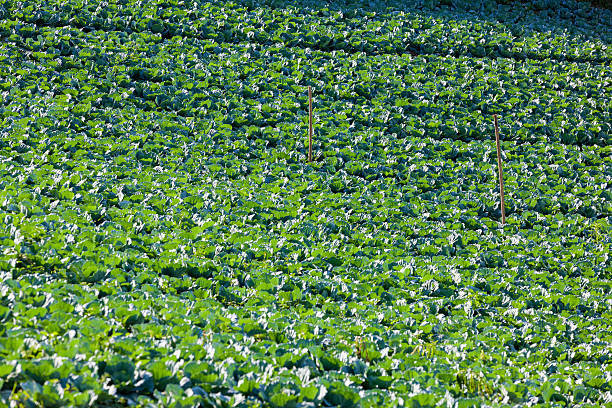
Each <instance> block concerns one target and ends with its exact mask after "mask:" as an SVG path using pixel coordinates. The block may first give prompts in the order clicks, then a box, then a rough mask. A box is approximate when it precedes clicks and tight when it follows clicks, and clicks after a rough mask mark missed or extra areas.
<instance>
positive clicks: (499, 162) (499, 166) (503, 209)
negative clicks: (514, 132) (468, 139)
mask: <svg viewBox="0 0 612 408" xmlns="http://www.w3.org/2000/svg"><path fill="white" fill-rule="evenodd" d="M493 120H494V122H495V144H496V145H497V170H498V173H499V196H500V199H501V216H502V225H504V224H505V223H506V206H505V204H504V173H503V170H502V157H501V147H500V146H499V126H498V124H497V115H493Z"/></svg>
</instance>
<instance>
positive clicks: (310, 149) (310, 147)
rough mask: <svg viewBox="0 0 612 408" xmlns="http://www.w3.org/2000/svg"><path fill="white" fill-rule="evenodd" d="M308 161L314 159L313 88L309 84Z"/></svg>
mask: <svg viewBox="0 0 612 408" xmlns="http://www.w3.org/2000/svg"><path fill="white" fill-rule="evenodd" d="M308 161H309V162H311V161H312V88H311V87H310V85H308Z"/></svg>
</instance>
